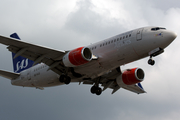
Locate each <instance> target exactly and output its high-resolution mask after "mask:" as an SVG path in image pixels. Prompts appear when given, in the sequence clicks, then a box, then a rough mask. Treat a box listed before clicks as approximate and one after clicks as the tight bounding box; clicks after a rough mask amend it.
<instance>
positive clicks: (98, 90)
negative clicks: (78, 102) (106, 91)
mask: <svg viewBox="0 0 180 120" xmlns="http://www.w3.org/2000/svg"><path fill="white" fill-rule="evenodd" d="M91 93H92V94H96V95H100V94H101V93H102V89H101V88H100V87H98V86H95V85H94V86H92V87H91Z"/></svg>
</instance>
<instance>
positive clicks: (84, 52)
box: [63, 47, 92, 67]
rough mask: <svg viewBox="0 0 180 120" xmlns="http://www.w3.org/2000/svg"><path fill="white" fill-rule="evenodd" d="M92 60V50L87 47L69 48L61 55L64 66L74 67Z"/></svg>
mask: <svg viewBox="0 0 180 120" xmlns="http://www.w3.org/2000/svg"><path fill="white" fill-rule="evenodd" d="M91 60H92V52H91V50H90V49H89V48H87V47H79V48H76V49H74V50H71V51H70V52H68V53H67V54H66V55H64V57H63V63H64V65H65V66H66V67H76V66H79V65H83V64H85V63H88V62H89V61H91Z"/></svg>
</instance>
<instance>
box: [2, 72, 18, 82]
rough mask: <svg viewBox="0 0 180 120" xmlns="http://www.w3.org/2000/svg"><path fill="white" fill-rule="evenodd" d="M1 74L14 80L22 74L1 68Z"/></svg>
mask: <svg viewBox="0 0 180 120" xmlns="http://www.w3.org/2000/svg"><path fill="white" fill-rule="evenodd" d="M0 76H2V77H5V78H7V79H10V80H13V79H16V78H18V77H19V76H20V74H19V73H13V72H8V71H4V70H0Z"/></svg>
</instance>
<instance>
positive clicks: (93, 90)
mask: <svg viewBox="0 0 180 120" xmlns="http://www.w3.org/2000/svg"><path fill="white" fill-rule="evenodd" d="M96 89H97V87H96V86H92V87H91V93H92V94H95V93H96Z"/></svg>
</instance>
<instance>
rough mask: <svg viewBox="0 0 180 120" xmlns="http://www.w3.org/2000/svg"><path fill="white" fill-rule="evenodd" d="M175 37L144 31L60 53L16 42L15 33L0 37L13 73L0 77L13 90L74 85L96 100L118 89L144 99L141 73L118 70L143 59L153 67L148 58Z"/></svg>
mask: <svg viewBox="0 0 180 120" xmlns="http://www.w3.org/2000/svg"><path fill="white" fill-rule="evenodd" d="M176 37H177V34H176V33H175V32H173V31H170V30H167V29H166V28H163V27H156V26H148V27H142V28H138V29H134V30H131V31H128V32H125V33H122V34H118V35H116V36H113V37H110V38H108V39H105V40H103V41H100V42H97V43H94V44H91V45H88V46H83V47H78V48H76V49H72V50H69V51H65V50H55V49H51V48H48V47H43V46H40V45H35V44H32V43H28V42H24V41H21V40H20V38H19V36H18V35H17V34H16V33H14V34H11V35H10V37H4V36H0V43H1V44H4V45H6V46H7V49H8V50H9V51H10V52H12V59H13V67H14V72H9V71H5V70H0V75H1V76H3V77H5V78H8V79H10V80H11V84H12V85H15V86H23V87H35V88H36V89H41V90H43V89H44V87H52V86H58V85H64V84H66V85H68V84H69V83H71V82H78V83H79V84H81V83H83V84H89V85H92V87H91V89H90V92H91V93H92V94H96V95H100V94H101V93H102V91H105V90H106V89H107V88H110V89H112V94H113V93H115V92H116V91H117V90H119V89H120V88H124V89H126V90H129V91H131V92H134V93H137V94H140V93H146V91H145V90H144V88H143V87H142V85H141V82H142V81H143V80H144V77H145V73H144V71H143V70H142V69H141V68H138V67H136V68H131V69H127V70H123V71H122V70H121V68H120V66H122V65H125V64H128V63H130V62H133V61H137V60H139V59H142V58H145V57H148V56H149V60H148V64H149V65H154V64H155V61H154V60H153V57H155V56H157V55H159V54H161V53H163V52H164V49H165V48H166V47H167V46H168V45H169V44H170V43H171V42H172V41H173V40H175V38H176ZM100 85H101V87H103V89H102V88H101V87H100Z"/></svg>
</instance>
